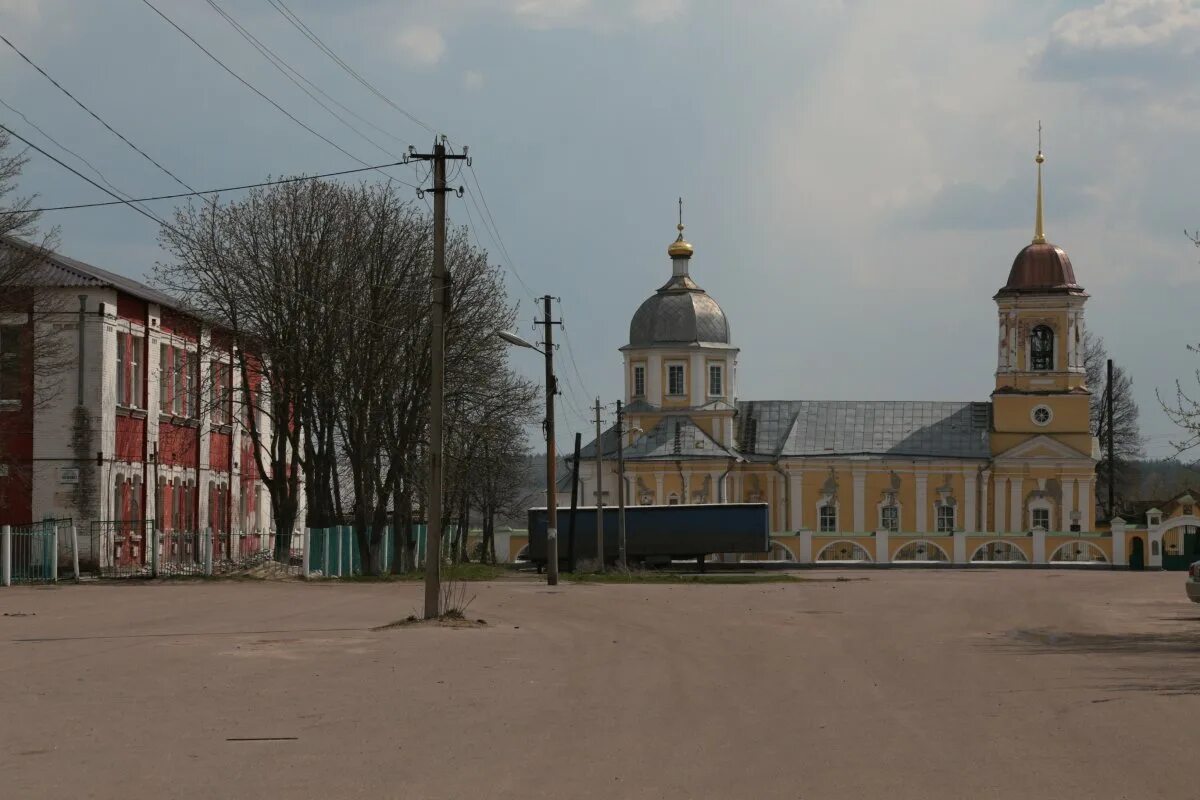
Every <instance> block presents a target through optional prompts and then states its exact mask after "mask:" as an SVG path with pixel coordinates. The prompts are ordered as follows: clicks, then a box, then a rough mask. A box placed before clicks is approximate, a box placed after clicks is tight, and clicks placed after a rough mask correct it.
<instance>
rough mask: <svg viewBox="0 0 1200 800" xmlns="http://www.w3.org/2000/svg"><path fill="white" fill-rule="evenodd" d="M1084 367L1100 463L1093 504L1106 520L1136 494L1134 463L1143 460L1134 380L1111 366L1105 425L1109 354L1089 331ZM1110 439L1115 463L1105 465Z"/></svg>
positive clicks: (1136, 477) (1087, 332)
mask: <svg viewBox="0 0 1200 800" xmlns="http://www.w3.org/2000/svg"><path fill="white" fill-rule="evenodd" d="M1082 347H1083V366H1084V369H1085V370H1086V371H1087V385H1088V388H1090V389H1091V390H1092V397H1091V401H1090V405H1089V409H1088V410H1089V416H1090V419H1091V429H1092V435H1093V436H1095V437H1096V438H1097V439H1099V440H1100V457H1101V461H1100V463H1099V464H1097V465H1096V501H1097V502H1098V503H1099V504H1100V507H1101V508H1102V509H1103V510H1104V515H1105V516H1106V517H1111V516H1112V515H1113V514H1114V513H1117V512H1118V511H1119V510H1120V508H1121V506H1122V505H1123V504H1124V503H1125V502H1126V501H1128V500H1130V499H1132V497H1133V495H1135V494H1136V493H1137V483H1138V473H1137V460H1138V459H1140V458H1142V456H1143V449H1142V448H1143V441H1142V434H1141V429H1140V428H1139V426H1138V414H1139V412H1138V406H1137V401H1136V400H1134V397H1133V378H1132V377H1131V376H1130V375H1129V373H1127V372H1126V371H1125V368H1124V367H1122V366H1120V365H1119V364H1114V365H1113V385H1112V387H1111V391H1112V398H1113V420H1112V427H1111V429H1110V427H1109V424H1108V410H1107V406H1106V403H1107V398H1108V394H1107V393H1108V392H1109V391H1110V387H1109V386H1108V353H1107V352H1106V351H1105V349H1104V339H1103V338H1101V337H1099V336H1096V335H1095V334H1093V333H1092V332H1091V331H1090V330H1089V331H1086V332H1085V333H1084V335H1083V344H1082ZM1110 437H1111V438H1112V444H1113V456H1114V459H1113V461H1114V463H1113V464H1112V465H1110V464H1109V463H1108V442H1109V438H1110ZM1110 480H1112V481H1113V490H1114V492H1113V494H1114V502H1115V503H1116V505H1117V508H1116V509H1111V508H1108V485H1109V481H1110Z"/></svg>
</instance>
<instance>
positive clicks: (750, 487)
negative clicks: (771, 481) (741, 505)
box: [746, 475, 767, 503]
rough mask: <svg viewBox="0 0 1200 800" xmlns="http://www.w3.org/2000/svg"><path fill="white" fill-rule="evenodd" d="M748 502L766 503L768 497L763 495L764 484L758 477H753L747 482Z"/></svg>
mask: <svg viewBox="0 0 1200 800" xmlns="http://www.w3.org/2000/svg"><path fill="white" fill-rule="evenodd" d="M746 489H747V491H746V502H747V503H763V502H766V499H767V498H766V495H765V494H764V493H763V488H762V482H761V481H760V480H759V477H758V476H757V475H751V476H749V478H748V479H747V481H746Z"/></svg>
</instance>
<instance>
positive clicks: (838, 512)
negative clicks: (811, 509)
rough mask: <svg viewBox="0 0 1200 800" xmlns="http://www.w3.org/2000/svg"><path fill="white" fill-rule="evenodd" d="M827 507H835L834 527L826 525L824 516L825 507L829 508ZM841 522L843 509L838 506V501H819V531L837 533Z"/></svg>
mask: <svg viewBox="0 0 1200 800" xmlns="http://www.w3.org/2000/svg"><path fill="white" fill-rule="evenodd" d="M827 508H831V509H833V527H832V528H826V527H825V520H824V519H823V517H822V515H823V513H824V511H825V509H827ZM840 522H841V510H840V509H839V508H838V504H837V502H836V501H833V502H830V501H828V500H822V501H821V502H819V503H817V532H818V533H837V532H838V524H839V523H840Z"/></svg>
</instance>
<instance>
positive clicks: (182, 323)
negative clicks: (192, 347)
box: [160, 308, 199, 342]
mask: <svg viewBox="0 0 1200 800" xmlns="http://www.w3.org/2000/svg"><path fill="white" fill-rule="evenodd" d="M160 327H161V328H162V330H163V331H164V332H165V333H173V334H175V335H176V336H179V337H182V338H184V339H188V340H190V341H193V342H194V341H196V339H197V336H196V333H197V330H198V328H199V326H198V325H197V324H196V320H194V319H192V318H191V317H187V316H184V315H183V314H180V313H178V312H175V311H172V310H170V309H166V308H164V309H163V312H162V322H161V323H160Z"/></svg>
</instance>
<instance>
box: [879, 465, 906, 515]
mask: <svg viewBox="0 0 1200 800" xmlns="http://www.w3.org/2000/svg"><path fill="white" fill-rule="evenodd" d="M900 485H901V481H900V476H899V475H897V474H896V471H895V470H892V474H891V477H890V479H889V484H888V488H886V489H884V490H883V491H882V492H880V495H881V498H880V502H881V503H882V504H883V505H884V506H885V507H887V508H892V507H893V506H898V505H900V501H899V499H898V497H899V495H900Z"/></svg>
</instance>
